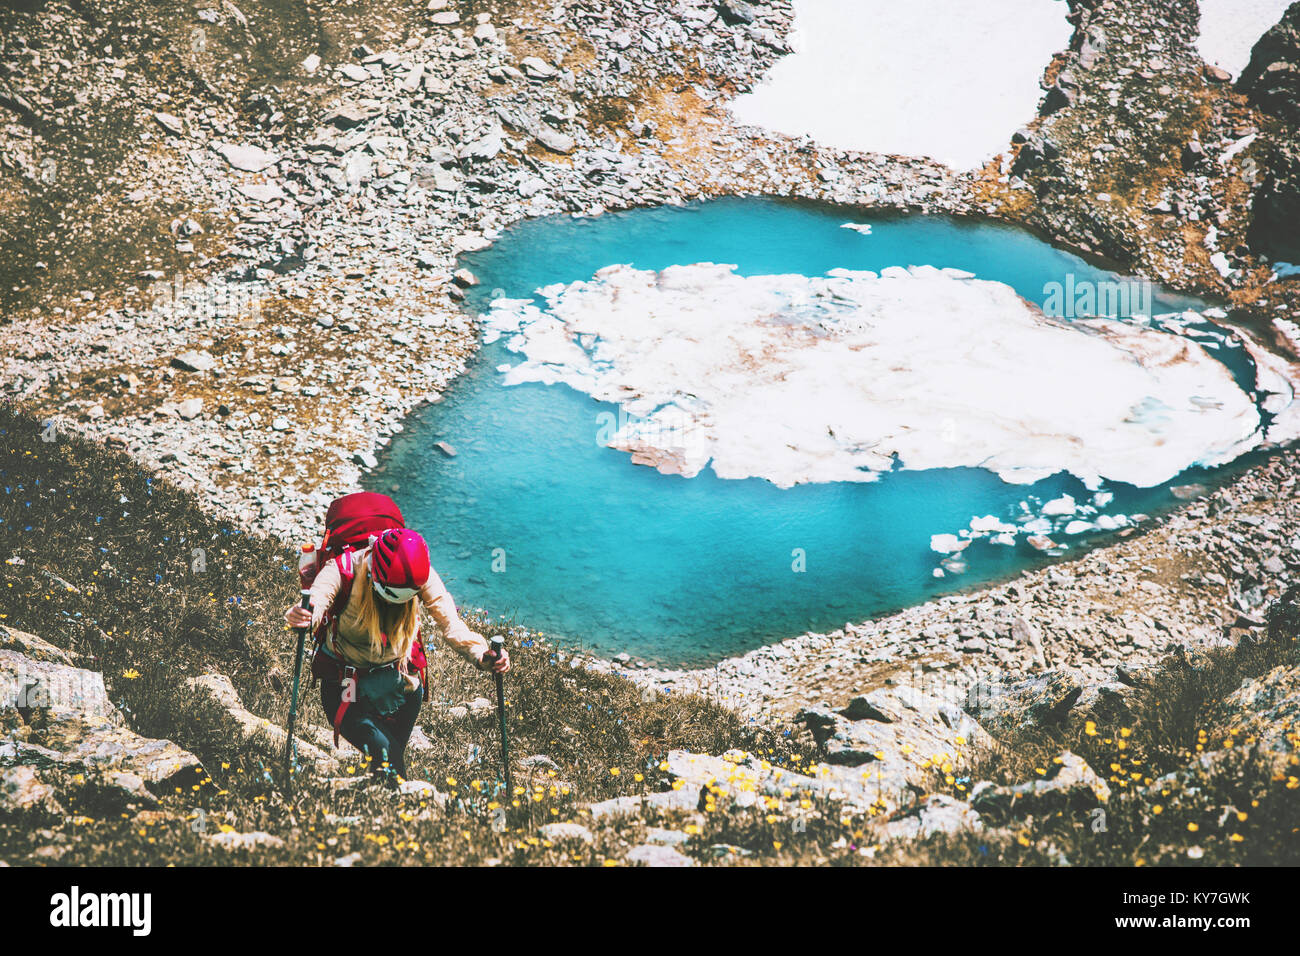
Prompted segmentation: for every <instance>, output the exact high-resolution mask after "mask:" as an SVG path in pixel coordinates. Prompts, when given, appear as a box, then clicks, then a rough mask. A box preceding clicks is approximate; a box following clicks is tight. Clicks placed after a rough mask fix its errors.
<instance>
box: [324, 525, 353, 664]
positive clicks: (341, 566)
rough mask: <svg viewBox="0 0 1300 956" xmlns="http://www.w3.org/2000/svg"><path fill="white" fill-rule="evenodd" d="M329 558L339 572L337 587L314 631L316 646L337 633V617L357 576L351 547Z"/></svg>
mask: <svg viewBox="0 0 1300 956" xmlns="http://www.w3.org/2000/svg"><path fill="white" fill-rule="evenodd" d="M331 560H332V561H333V562H334V566H335V567H336V568H337V569H338V572H339V588H338V590H337V591H335V592H334V600H332V601H331V602H330V606H329V607H328V608H326V610H325V614H324V616H323V617H322V618H321V622H320V629H319V630H318V631H317V632H316V646H317V647H320V646H322V645H323V644H325V643H326V642H327V641H328V640H329V638H331V637H333V636H334V635H335V634H336V633H337V631H338V626H339V617H340V616H342V614H343V611H344V609H345V608H346V607H347V606H348V602H349V601H350V600H352V582H353V580H355V578H356V576H357V570H356V562H355V561H354V560H353V557H352V549H351V548H344V549H343V552H342V553H341V554H339V555H336V556H335V557H334V558H332V559H331Z"/></svg>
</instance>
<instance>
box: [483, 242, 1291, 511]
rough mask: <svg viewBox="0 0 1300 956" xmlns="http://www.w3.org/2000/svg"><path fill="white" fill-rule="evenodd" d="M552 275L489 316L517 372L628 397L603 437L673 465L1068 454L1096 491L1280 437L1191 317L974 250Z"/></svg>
mask: <svg viewBox="0 0 1300 956" xmlns="http://www.w3.org/2000/svg"><path fill="white" fill-rule="evenodd" d="M539 294H540V296H541V297H542V299H544V300H545V301H544V303H539V302H537V301H520V300H498V301H497V302H495V303H493V305H492V308H491V311H490V312H489V313H488V315H487V317H486V326H487V329H488V335H489V337H496V336H497V335H505V336H507V341H506V345H507V347H508V348H509V349H510V350H511V351H513V352H515V353H517V354H519V355H520V356H521V358H522V361H520V362H518V363H517V364H515V365H514V366H513V367H511V369H510V370H509V371H508V372H507V373H506V375H505V382H506V383H507V384H517V383H521V382H542V383H546V384H555V383H564V384H567V385H569V386H571V387H573V388H575V389H577V390H579V391H582V392H585V393H587V394H589V395H591V396H593V397H594V398H596V399H598V400H600V401H604V402H612V403H616V404H619V405H620V406H621V407H622V408H624V409H625V410H626V412H627V416H628V418H627V421H625V422H620V424H619V427H618V428H617V430H616V431H615V432H614V433H613V434H612V435H610V436H608V437H609V440H608V442H607V444H609V445H611V446H612V447H615V448H619V449H622V450H624V451H627V452H629V453H630V454H632V455H633V460H634V461H637V462H639V463H644V464H649V465H652V466H654V467H656V468H659V469H660V470H661V471H664V472H667V473H677V474H682V475H686V476H691V475H695V474H697V473H698V472H699V471H700V470H701V469H703V468H704V467H705V466H706V465H709V464H710V463H711V465H712V468H713V470H714V471H715V472H716V473H717V474H718V475H719V476H720V477H723V478H748V477H761V478H766V479H768V480H769V481H772V482H773V483H775V484H777V485H780V486H782V487H787V486H790V485H794V484H797V483H801V482H828V481H869V480H872V479H873V478H875V477H876V476H877V474H878V473H879V472H883V471H887V470H890V469H892V468H895V467H905V468H910V469H925V468H944V467H961V466H966V467H982V468H986V469H988V470H990V471H993V472H995V473H996V474H997V475H999V476H1000V477H1001V478H1002V479H1003V480H1004V481H1008V482H1011V483H1018V484H1028V483H1032V482H1034V481H1037V480H1040V479H1042V478H1045V477H1048V476H1050V475H1052V474H1055V473H1057V472H1060V471H1068V472H1070V473H1072V474H1074V475H1076V476H1077V477H1079V478H1080V479H1082V480H1083V481H1084V482H1085V484H1086V485H1087V486H1088V487H1089V488H1090V489H1092V490H1095V489H1096V488H1097V487H1098V486H1099V485H1100V483H1101V481H1103V480H1113V481H1122V482H1126V483H1129V484H1133V485H1138V486H1152V485H1156V484H1160V483H1162V482H1165V481H1167V480H1169V479H1170V478H1172V477H1174V476H1175V475H1176V474H1178V473H1179V472H1180V471H1182V470H1183V469H1185V468H1187V467H1189V466H1191V465H1195V464H1200V465H1206V466H1212V465H1217V464H1223V463H1226V462H1227V461H1230V460H1232V459H1233V458H1236V457H1237V456H1239V455H1240V454H1242V453H1243V452H1245V451H1247V450H1248V449H1249V448H1251V447H1253V446H1255V445H1256V444H1258V443H1259V442H1260V441H1261V440H1262V436H1261V434H1260V428H1259V426H1260V417H1259V414H1258V411H1257V409H1256V407H1255V405H1254V403H1253V401H1252V399H1251V397H1250V396H1248V395H1247V394H1246V393H1244V392H1243V391H1242V390H1241V389H1240V388H1238V387H1237V385H1236V383H1235V382H1234V381H1233V379H1232V376H1231V374H1230V373H1229V371H1228V370H1227V369H1226V368H1225V367H1224V366H1223V365H1222V364H1221V363H1219V362H1218V361H1216V360H1215V359H1214V358H1213V357H1212V356H1211V355H1210V354H1209V353H1208V352H1207V351H1206V350H1205V349H1204V348H1203V347H1202V346H1201V345H1199V344H1197V343H1196V342H1195V341H1194V340H1192V339H1191V338H1188V337H1186V336H1183V335H1178V334H1173V333H1170V332H1166V331H1163V330H1161V329H1158V328H1153V327H1149V326H1146V325H1141V324H1133V323H1127V322H1122V321H1115V320H1110V319H1081V320H1075V321H1072V322H1065V321H1060V320H1056V319H1051V318H1047V317H1044V316H1043V315H1042V313H1041V312H1039V311H1038V310H1037V308H1035V307H1034V306H1032V305H1030V304H1029V303H1027V302H1025V300H1023V299H1022V298H1021V297H1020V296H1018V295H1017V294H1016V293H1015V291H1014V290H1013V289H1011V288H1010V287H1009V286H1006V285H1004V284H1001V283H997V282H990V281H986V280H980V279H974V278H970V274H969V273H962V272H957V271H956V270H940V269H935V268H932V267H928V266H918V267H913V268H911V269H904V268H901V267H890V268H887V269H885V270H883V271H882V273H881V274H879V275H877V274H875V273H871V272H850V271H847V270H834V271H833V272H832V273H830V274H828V275H826V276H822V277H806V276H801V275H762V276H741V275H738V274H736V272H735V269H734V267H732V266H728V265H716V264H710V263H703V264H696V265H685V266H672V267H670V268H668V269H665V270H663V271H662V272H654V271H646V270H638V269H634V268H631V267H630V266H623V265H616V266H610V267H607V268H605V269H602V270H601V271H600V272H598V273H597V274H596V276H595V277H594V278H593V279H591V280H589V281H583V282H575V283H571V284H568V285H560V284H557V285H552V286H548V287H546V288H544V289H541V290H539ZM1283 364H1285V363H1283ZM1279 387H1280V386H1279ZM1070 503H1071V504H1073V503H1074V502H1073V499H1070ZM1064 504H1065V502H1064V501H1062V502H1061V503H1060V505H1059V507H1063V506H1064ZM1062 513H1066V512H1064V511H1062Z"/></svg>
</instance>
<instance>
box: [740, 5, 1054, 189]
mask: <svg viewBox="0 0 1300 956" xmlns="http://www.w3.org/2000/svg"><path fill="white" fill-rule="evenodd" d="M1068 13H1069V9H1068V7H1067V5H1066V4H1065V3H1064V2H1061V0H998V2H997V3H971V2H969V0H907V2H906V3H899V2H898V0H794V14H795V19H794V32H793V34H792V35H791V39H790V43H791V46H792V48H793V49H794V52H793V53H792V54H789V55H787V56H784V57H781V58H780V59H779V60H777V62H776V64H775V66H773V67H772V69H771V71H770V72H769V73H768V75H767V76H766V77H765V78H764V80H763V81H762V82H761V83H760V84H759V85H758V86H757V87H756V88H755V89H754V90H753V91H752V92H750V93H747V94H745V95H743V96H739V97H737V98H736V99H735V100H733V101H732V103H731V104H730V108H731V111H732V112H733V113H734V114H735V116H736V118H737V119H739V120H740V121H741V122H742V123H749V124H752V125H755V126H763V127H766V128H768V129H773V130H776V131H778V132H782V133H787V134H789V135H792V136H801V135H805V134H807V135H809V136H812V137H813V139H815V140H817V141H818V142H820V143H825V144H826V145H828V146H834V147H838V148H841V149H858V150H864V151H870V152H878V153H890V154H899V155H907V156H929V157H931V158H933V159H937V160H939V161H940V162H943V163H947V164H948V165H950V166H952V167H953V168H955V169H959V170H960V169H971V168H975V167H978V166H980V165H982V164H983V163H984V162H985V161H986V160H987V159H989V157H991V156H993V155H994V154H996V153H998V152H1000V151H1002V150H1004V149H1006V148H1007V143H1008V137H1009V136H1010V135H1011V132H1012V131H1013V130H1015V129H1016V128H1018V127H1019V126H1022V125H1023V124H1025V123H1027V122H1029V120H1031V119H1032V118H1033V116H1034V113H1035V110H1036V107H1037V105H1038V99H1039V97H1040V96H1041V95H1042V90H1041V88H1040V87H1039V81H1040V80H1041V79H1042V75H1043V71H1044V69H1045V68H1046V67H1047V65H1048V64H1049V63H1050V62H1051V60H1052V56H1053V54H1055V53H1056V52H1057V51H1059V50H1063V49H1065V48H1066V47H1067V46H1068V45H1069V42H1070V34H1071V27H1070V24H1069V23H1068V22H1067V21H1066V19H1065V18H1066V15H1067V14H1068Z"/></svg>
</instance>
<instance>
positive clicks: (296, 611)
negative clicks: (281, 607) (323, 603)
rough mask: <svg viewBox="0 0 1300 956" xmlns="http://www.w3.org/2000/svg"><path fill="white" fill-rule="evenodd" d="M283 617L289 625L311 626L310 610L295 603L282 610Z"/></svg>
mask: <svg viewBox="0 0 1300 956" xmlns="http://www.w3.org/2000/svg"><path fill="white" fill-rule="evenodd" d="M284 619H285V621H287V622H288V624H289V626H290V627H295V628H296V627H311V610H310V609H309V608H305V607H302V606H301V605H298V604H295V605H293V606H292V607H290V608H289V610H287V611H285V612H284Z"/></svg>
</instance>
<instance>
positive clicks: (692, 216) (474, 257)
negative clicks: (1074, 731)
mask: <svg viewBox="0 0 1300 956" xmlns="http://www.w3.org/2000/svg"><path fill="white" fill-rule="evenodd" d="M845 222H855V223H869V224H870V225H871V227H872V231H871V235H870V236H869V237H866V236H863V235H860V234H859V233H858V232H856V231H853V230H850V229H844V228H841V225H842V224H843V223H845ZM695 262H719V263H735V264H736V265H737V266H738V271H739V272H740V273H741V274H745V275H760V274H769V273H801V274H804V275H810V276H816V275H822V274H824V273H825V272H826V271H827V270H830V269H833V268H837V267H841V268H847V269H858V270H879V269H881V268H883V267H885V266H891V265H901V266H908V265H932V266H938V267H955V268H959V269H964V270H967V271H969V272H972V273H974V274H975V275H976V276H978V277H979V278H982V279H992V280H997V281H1000V282H1004V283H1006V284H1008V285H1010V286H1012V287H1013V288H1015V289H1016V291H1017V292H1019V293H1020V294H1021V295H1022V296H1023V297H1025V298H1026V299H1029V300H1030V301H1033V302H1036V303H1040V304H1041V303H1042V300H1043V286H1044V283H1046V282H1049V281H1060V280H1062V279H1063V277H1064V276H1065V274H1067V273H1073V274H1074V276H1075V277H1076V280H1081V279H1093V280H1105V279H1114V278H1117V277H1116V276H1115V275H1114V274H1112V273H1108V272H1106V271H1105V270H1103V269H1100V268H1098V267H1096V266H1093V265H1090V264H1089V263H1087V262H1085V261H1084V260H1082V259H1080V258H1079V257H1077V256H1074V255H1071V254H1070V253H1068V252H1065V251H1062V250H1060V249H1057V248H1055V247H1053V246H1051V245H1049V244H1048V243H1046V242H1043V241H1042V240H1040V239H1038V238H1036V237H1034V236H1033V235H1031V234H1029V233H1027V232H1025V231H1022V230H1018V229H1015V228H1011V227H1007V226H1001V225H996V224H990V223H982V222H975V221H963V220H955V219H950V218H943V217H927V216H894V217H883V216H866V215H863V214H862V213H861V212H860V211H855V210H848V209H840V208H834V207H827V206H820V205H809V204H804V203H795V202H788V201H782V200H767V199H726V200H716V201H712V202H707V203H700V204H695V205H691V206H685V207H668V208H653V209H643V210H633V211H628V212H621V213H610V214H606V215H604V216H600V217H597V218H594V219H580V218H572V217H550V218H546V219H535V220H529V221H526V222H523V223H520V224H518V225H517V226H514V227H512V228H511V229H509V230H507V231H506V232H505V233H504V234H503V235H502V236H501V238H500V239H499V240H498V241H497V242H496V243H495V244H494V245H493V246H492V247H490V248H488V249H486V250H483V251H481V252H477V253H473V254H470V255H466V256H464V257H462V264H463V265H465V266H466V267H468V268H470V269H471V270H473V272H474V273H475V274H476V275H477V276H478V278H479V280H480V283H481V284H480V285H479V286H477V287H476V288H474V289H473V290H471V292H470V295H469V296H468V298H467V302H466V305H467V308H469V309H470V310H471V311H473V312H475V313H478V312H482V311H485V309H486V305H487V303H488V302H489V301H490V300H491V298H493V297H495V296H500V295H504V296H507V297H510V298H528V297H530V296H531V295H532V294H533V293H534V291H535V290H536V289H538V288H539V287H541V286H545V285H548V284H551V283H556V282H572V281H576V280H581V279H589V278H590V277H591V276H592V275H593V274H594V273H595V272H596V271H597V270H598V269H600V268H602V267H604V266H608V265H611V264H615V263H627V264H631V265H633V266H635V267H637V268H642V269H662V268H665V267H667V266H670V265H674V264H689V263H695ZM1200 305H1203V303H1198V302H1195V301H1194V300H1189V299H1186V298H1182V297H1177V296H1171V295H1167V294H1163V293H1161V292H1160V291H1159V290H1156V293H1155V310H1154V311H1155V312H1157V313H1160V312H1172V311H1177V310H1179V309H1182V308H1190V307H1197V306H1200ZM1221 360H1223V361H1224V362H1225V364H1228V365H1229V367H1230V368H1232V369H1233V372H1234V374H1235V375H1237V377H1238V381H1239V383H1240V384H1243V385H1244V386H1245V387H1246V388H1247V389H1248V390H1249V387H1250V382H1251V381H1252V380H1253V378H1252V369H1251V368H1250V365H1249V359H1248V358H1247V357H1245V356H1244V354H1243V350H1241V349H1231V350H1229V349H1223V350H1222V355H1221ZM514 361H517V357H516V356H514V355H513V354H512V353H509V352H508V351H507V350H506V349H505V348H504V346H503V345H502V344H501V343H494V344H492V345H488V346H486V347H484V348H483V350H482V351H481V352H480V353H479V354H478V356H477V357H476V359H475V361H474V362H473V364H472V366H471V368H470V370H469V371H468V373H467V374H465V375H464V376H462V377H461V378H460V379H458V380H457V381H456V382H455V383H454V384H453V385H452V387H451V388H450V389H449V390H448V391H447V393H446V394H445V395H444V398H443V401H442V402H441V403H439V404H437V405H434V406H430V407H428V408H425V409H422V410H420V411H419V412H417V413H416V414H414V415H413V416H411V417H410V418H409V419H408V420H407V422H406V425H405V430H404V431H403V432H402V433H401V434H399V435H397V436H395V438H394V440H393V442H392V444H391V446H390V448H389V449H388V451H387V453H386V454H385V456H384V458H383V460H382V463H381V472H379V473H376V474H374V475H372V476H370V477H369V478H367V480H366V484H367V486H368V487H371V488H374V489H376V490H382V491H390V490H391V489H392V486H394V485H396V486H397V488H398V490H397V491H396V492H394V496H395V497H396V498H397V500H398V502H399V503H400V504H401V506H402V508H403V510H404V512H405V513H406V516H407V520H408V523H409V524H410V525H411V526H412V527H414V528H417V529H419V530H420V531H421V532H423V533H424V534H425V535H426V536H427V538H428V541H429V545H430V550H431V556H432V558H433V562H434V566H435V568H436V569H437V570H438V572H439V574H440V575H441V576H442V578H443V580H444V581H445V582H446V584H447V586H448V588H449V589H450V590H451V593H452V595H453V596H454V597H455V599H456V601H457V603H458V604H460V605H461V606H462V607H465V606H479V607H483V608H487V609H489V610H491V612H492V613H493V614H500V615H504V616H506V617H507V618H513V619H514V620H516V621H518V622H519V623H521V624H525V625H528V626H530V627H533V628H536V629H538V630H541V631H543V632H545V633H546V634H547V635H548V636H550V637H554V638H557V639H559V640H560V641H561V642H562V643H571V644H574V645H581V646H582V647H583V648H584V649H586V650H589V651H593V652H595V653H599V654H604V655H612V654H614V653H617V652H620V651H627V652H629V653H631V654H632V655H633V656H636V657H641V658H643V659H645V660H648V661H651V662H655V663H660V664H665V665H678V664H694V665H698V664H704V663H707V662H709V661H713V660H717V659H720V658H722V657H726V656H729V655H732V654H736V653H740V652H743V651H745V650H748V649H751V648H754V647H757V646H760V645H762V644H765V643H771V642H773V641H777V640H781V639H783V638H786V637H791V636H793V635H796V634H800V633H802V632H804V631H809V630H815V631H826V630H831V629H834V628H836V627H841V626H843V625H844V624H845V623H846V622H850V621H861V620H864V619H866V618H869V617H871V616H873V615H878V614H881V613H884V612H887V611H890V610H895V609H898V608H901V607H905V606H908V605H912V604H916V603H919V602H922V601H925V600H928V599H930V598H933V597H935V596H937V595H940V594H943V593H950V592H952V591H956V590H961V589H965V588H968V587H971V586H973V585H977V584H980V583H983V582H988V581H991V580H994V579H998V578H1005V577H1007V576H1009V575H1013V574H1015V573H1017V572H1019V571H1021V570H1023V569H1025V568H1029V567H1036V566H1039V565H1041V564H1043V563H1046V562H1049V561H1052V560H1054V559H1055V558H1053V557H1052V556H1049V555H1044V554H1041V553H1039V552H1037V551H1035V550H1033V549H1032V548H1031V547H1029V546H1028V545H1026V544H1024V543H1023V541H1020V542H1019V543H1017V544H1016V545H1015V546H1014V547H1008V546H999V545H993V544H989V543H987V542H985V541H977V542H976V543H975V544H973V545H971V546H970V548H968V549H967V551H966V552H965V554H964V555H963V556H962V557H963V558H964V559H965V560H966V562H967V565H968V569H967V570H966V571H965V572H964V573H958V574H951V573H950V574H947V575H945V576H944V577H943V578H935V577H934V576H933V571H934V569H935V567H936V566H937V564H938V561H939V558H940V555H937V554H935V553H934V552H933V551H931V550H930V536H931V535H932V534H936V533H940V532H952V531H956V530H957V529H959V528H963V527H965V526H966V525H967V524H968V523H969V522H970V520H971V518H972V517H973V516H976V515H997V516H1001V517H1004V518H1010V517H1011V516H1012V515H1013V514H1014V513H1015V509H1016V507H1017V505H1018V503H1019V502H1021V501H1024V500H1026V499H1027V498H1031V497H1032V498H1037V499H1039V500H1040V501H1046V500H1048V499H1051V498H1056V497H1058V496H1059V495H1061V494H1063V493H1069V494H1072V495H1074V496H1075V497H1076V498H1077V499H1079V500H1081V501H1082V500H1086V499H1087V498H1088V497H1089V496H1090V494H1091V492H1089V491H1088V490H1087V489H1085V488H1084V487H1083V485H1082V483H1081V482H1079V481H1078V480H1077V479H1075V478H1073V477H1071V476H1069V475H1066V474H1060V475H1057V476H1055V477H1053V478H1049V479H1047V480H1045V481H1040V482H1038V483H1036V484H1033V485H1009V484H1005V483H1003V482H1002V481H1001V480H1000V479H999V478H998V477H997V476H996V475H994V474H992V473H990V472H987V471H984V470H981V469H970V468H961V469H937V470H928V471H907V470H896V471H894V472H891V473H888V474H886V475H884V476H883V477H882V478H881V480H880V481H878V482H874V483H836V484H810V485H798V486H795V487H793V488H789V489H779V488H777V487H775V486H774V485H772V484H770V483H768V482H765V481H762V480H759V479H748V480H744V481H727V480H722V479H719V478H717V477H716V476H714V475H713V473H712V472H711V471H709V470H707V469H706V470H705V471H704V472H703V473H701V474H700V475H698V476H697V477H695V478H690V479H686V478H681V477H677V476H666V475H662V474H659V473H658V472H656V471H654V470H652V469H650V468H647V467H643V466H638V465H633V464H632V463H631V462H630V460H629V457H628V456H627V455H626V454H624V453H622V452H618V451H615V450H612V449H609V448H606V447H603V446H602V445H600V444H598V443H597V438H596V436H597V433H598V431H599V428H600V422H601V414H602V413H613V414H615V415H617V413H618V408H617V407H616V406H612V405H606V404H603V403H600V402H597V401H594V400H593V399H591V398H590V397H588V396H586V395H584V394H581V393H578V392H576V391H573V390H571V389H569V388H567V387H564V386H544V385H537V384H525V385H519V386H512V387H505V386H504V385H502V382H501V380H502V376H501V374H500V373H499V372H497V371H496V367H497V366H498V365H500V364H502V363H510V362H514ZM1234 363H1235V364H1234ZM1062 387H1063V388H1068V387H1069V383H1068V382H1067V383H1062ZM606 420H607V419H606ZM439 441H445V442H448V443H450V444H451V445H452V446H454V448H455V450H456V452H457V454H456V455H455V457H446V456H444V455H443V454H442V453H441V452H440V451H438V450H437V449H436V448H435V447H434V443H435V442H439ZM1216 477H1218V476H1217V475H1213V474H1207V473H1206V472H1204V471H1203V470H1200V469H1193V470H1190V471H1189V472H1185V473H1184V474H1183V475H1180V476H1179V477H1178V479H1176V480H1175V481H1173V482H1170V483H1169V484H1167V485H1164V486H1161V487H1157V488H1149V489H1138V488H1133V487H1130V486H1125V485H1120V484H1114V483H1108V484H1107V485H1106V486H1105V490H1106V491H1108V492H1111V493H1113V494H1114V500H1113V501H1112V502H1111V503H1110V504H1109V505H1108V506H1107V507H1106V509H1105V510H1106V511H1107V512H1108V513H1124V514H1133V513H1138V512H1142V513H1147V514H1152V513H1156V512H1158V511H1160V510H1161V509H1164V508H1168V507H1169V506H1171V505H1173V504H1176V503H1177V501H1176V499H1175V498H1174V496H1173V495H1172V494H1171V492H1170V491H1169V488H1170V487H1172V486H1176V485H1179V484H1187V483H1191V482H1209V481H1213V480H1214V479H1215V478H1216ZM1106 539H1107V535H1105V534H1096V535H1090V536H1089V535H1078V536H1073V537H1070V538H1069V539H1068V540H1069V543H1070V548H1069V550H1068V551H1067V552H1066V555H1071V554H1077V553H1078V552H1079V551H1080V550H1081V549H1082V548H1084V547H1086V546H1087V544H1088V542H1089V541H1099V540H1106ZM800 553H802V555H803V561H802V563H803V570H795V568H796V566H797V565H798V564H799V563H800V562H799V555H800Z"/></svg>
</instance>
